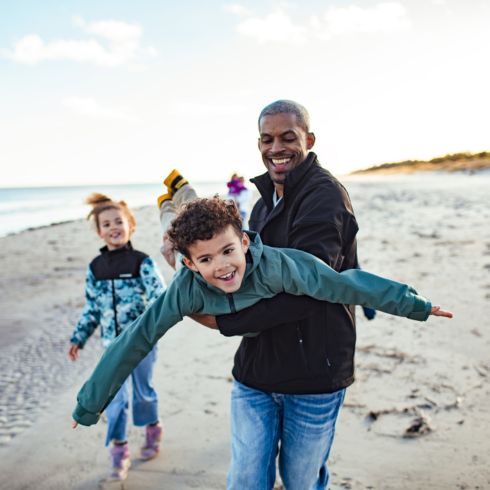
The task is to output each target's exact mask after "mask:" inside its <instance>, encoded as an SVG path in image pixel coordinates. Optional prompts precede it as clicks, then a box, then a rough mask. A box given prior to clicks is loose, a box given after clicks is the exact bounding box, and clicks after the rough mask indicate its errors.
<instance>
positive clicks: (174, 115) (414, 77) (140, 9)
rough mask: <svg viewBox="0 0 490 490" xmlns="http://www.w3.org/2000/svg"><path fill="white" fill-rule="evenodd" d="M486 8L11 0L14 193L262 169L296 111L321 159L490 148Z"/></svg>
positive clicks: (434, 1) (484, 1) (345, 0)
mask: <svg viewBox="0 0 490 490" xmlns="http://www.w3.org/2000/svg"><path fill="white" fill-rule="evenodd" d="M489 25H490V1H488V0H398V1H377V0H352V1H351V0H331V1H327V0H323V1H320V0H301V1H300V0H293V1H274V0H261V1H259V0H257V1H242V2H237V3H235V2H226V1H215V0H206V1H205V2H204V1H202V0H188V1H186V0H182V1H180V2H175V1H173V0H172V1H154V0H153V1H150V0H139V1H138V2H134V1H125V0H105V1H103V2H101V1H99V0H97V1H95V0H84V1H80V0H57V1H54V0H43V1H42V2H40V1H38V0H2V2H0V166H1V182H0V187H4V186H45V185H77V184H80V185H81V184H93V183H94V184H97V183H106V184H116V183H147V182H159V181H161V180H162V179H163V177H165V176H166V175H167V174H168V173H169V172H170V170H172V169H173V168H178V169H180V170H181V172H182V173H183V174H184V175H185V176H186V177H187V178H188V179H189V180H191V181H192V180H194V181H200V182H201V181H220V180H224V179H227V178H228V177H229V176H230V175H231V173H232V172H235V171H236V172H238V173H240V174H243V175H244V176H245V177H246V178H250V177H252V176H254V175H257V174H259V173H262V172H263V171H264V170H265V169H264V167H263V164H262V161H261V158H260V154H259V152H258V150H257V137H258V131H257V117H258V114H259V112H260V110H261V109H262V108H263V107H264V106H265V105H267V104H268V103H270V102H272V101H274V100H277V99H292V100H296V101H298V102H300V103H301V104H303V105H304V106H305V107H306V108H307V109H308V111H309V113H310V116H311V129H312V130H313V131H314V132H315V135H316V144H315V147H314V151H316V153H317V154H318V156H319V159H320V162H321V163H322V165H323V166H325V167H326V168H328V169H329V170H331V171H332V172H333V173H334V174H337V175H343V174H346V173H348V172H350V171H352V170H354V169H359V168H363V167H367V166H371V165H376V164H381V163H384V162H393V161H401V160H407V159H430V158H433V157H436V156H440V155H444V154H447V153H453V152H460V151H471V152H473V151H475V152H476V151H484V150H487V151H488V150H490V128H489V124H488V114H489V113H490V88H489V87H490V62H489V60H490V29H489V28H488V26H489Z"/></svg>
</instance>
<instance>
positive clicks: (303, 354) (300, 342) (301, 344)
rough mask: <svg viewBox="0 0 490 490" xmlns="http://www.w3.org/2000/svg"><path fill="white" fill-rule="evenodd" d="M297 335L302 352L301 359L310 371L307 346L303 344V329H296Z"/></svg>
mask: <svg viewBox="0 0 490 490" xmlns="http://www.w3.org/2000/svg"><path fill="white" fill-rule="evenodd" d="M296 334H297V335H298V344H299V350H300V352H301V357H302V358H303V362H304V363H305V366H306V369H309V368H308V359H307V358H306V353H305V346H304V344H303V335H302V334H301V329H300V328H299V327H296Z"/></svg>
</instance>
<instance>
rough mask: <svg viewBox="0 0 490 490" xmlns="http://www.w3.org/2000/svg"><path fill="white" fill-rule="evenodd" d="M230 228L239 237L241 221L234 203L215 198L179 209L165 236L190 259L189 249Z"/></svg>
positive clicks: (196, 201)
mask: <svg viewBox="0 0 490 490" xmlns="http://www.w3.org/2000/svg"><path fill="white" fill-rule="evenodd" d="M230 225H231V226H232V227H233V229H234V230H235V232H236V233H237V235H238V236H240V237H241V236H242V233H243V232H242V219H241V217H240V212H239V211H238V209H237V207H236V204H235V203H234V201H229V200H224V199H221V198H219V197H218V196H215V197H211V198H198V199H194V200H192V201H190V202H188V203H186V204H184V205H183V206H182V207H181V208H180V210H179V214H178V215H177V217H176V218H175V219H174V220H173V221H172V224H171V226H170V229H169V230H168V232H167V233H168V236H169V238H170V240H171V241H172V243H173V245H174V247H175V248H176V249H177V250H178V251H179V252H180V253H181V254H183V255H185V256H186V257H189V246H191V245H192V244H193V243H195V242H196V241H197V240H211V238H213V237H214V236H216V235H217V234H218V233H220V232H222V231H224V230H225V229H226V228H227V227H228V226H230Z"/></svg>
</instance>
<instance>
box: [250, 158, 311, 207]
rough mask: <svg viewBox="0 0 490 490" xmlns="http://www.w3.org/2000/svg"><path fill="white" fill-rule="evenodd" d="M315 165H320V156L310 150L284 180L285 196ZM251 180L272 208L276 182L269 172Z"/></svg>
mask: <svg viewBox="0 0 490 490" xmlns="http://www.w3.org/2000/svg"><path fill="white" fill-rule="evenodd" d="M314 165H319V163H318V158H317V156H316V153H315V152H313V151H310V152H309V153H308V155H306V158H305V160H304V161H303V163H301V164H300V165H298V166H297V167H296V168H295V169H293V170H291V172H289V173H288V174H287V176H286V180H285V181H284V196H287V195H288V194H289V193H290V192H291V191H292V190H293V189H294V188H295V187H296V186H297V185H298V183H299V182H300V181H301V180H302V179H303V177H304V176H305V174H306V173H307V172H308V171H309V170H310V168H311V167H312V166H314ZM250 182H252V183H253V184H255V186H256V187H257V190H258V191H259V192H260V195H261V196H262V198H263V199H264V201H265V203H266V205H267V207H269V208H272V207H273V205H272V196H273V194H274V183H273V182H272V180H271V178H270V176H269V173H268V172H265V173H263V174H261V175H258V176H257V177H253V178H252V179H250Z"/></svg>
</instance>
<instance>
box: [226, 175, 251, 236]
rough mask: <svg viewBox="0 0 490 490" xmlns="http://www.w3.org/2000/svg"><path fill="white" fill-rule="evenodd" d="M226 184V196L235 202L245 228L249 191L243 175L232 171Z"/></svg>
mask: <svg viewBox="0 0 490 490" xmlns="http://www.w3.org/2000/svg"><path fill="white" fill-rule="evenodd" d="M226 185H227V187H228V198H229V199H232V200H233V201H235V202H236V205H237V207H238V210H239V211H240V215H241V217H242V222H243V226H244V227H245V228H246V227H247V216H248V210H249V206H250V197H251V192H250V190H249V189H247V186H246V185H245V177H243V176H240V175H238V174H237V173H234V174H233V175H232V176H231V178H230V180H229V182H227V184H226Z"/></svg>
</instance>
